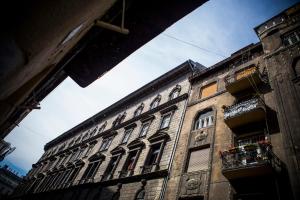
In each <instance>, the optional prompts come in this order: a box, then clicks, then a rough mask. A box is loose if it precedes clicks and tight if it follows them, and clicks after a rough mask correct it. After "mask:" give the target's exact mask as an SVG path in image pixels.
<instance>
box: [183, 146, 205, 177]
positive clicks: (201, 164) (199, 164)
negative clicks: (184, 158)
mask: <svg viewBox="0 0 300 200" xmlns="http://www.w3.org/2000/svg"><path fill="white" fill-rule="evenodd" d="M208 161H209V148H206V149H201V150H196V151H192V152H191V153H190V158H189V165H188V168H187V172H194V171H200V170H207V169H208Z"/></svg>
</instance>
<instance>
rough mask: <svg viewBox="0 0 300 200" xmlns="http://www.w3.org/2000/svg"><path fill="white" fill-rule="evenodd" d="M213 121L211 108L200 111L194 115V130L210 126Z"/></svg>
mask: <svg viewBox="0 0 300 200" xmlns="http://www.w3.org/2000/svg"><path fill="white" fill-rule="evenodd" d="M213 122H214V116H213V111H212V110H208V111H205V112H201V113H199V114H198V116H197V117H196V120H195V125H194V130H197V129H200V128H205V127H208V126H212V125H213Z"/></svg>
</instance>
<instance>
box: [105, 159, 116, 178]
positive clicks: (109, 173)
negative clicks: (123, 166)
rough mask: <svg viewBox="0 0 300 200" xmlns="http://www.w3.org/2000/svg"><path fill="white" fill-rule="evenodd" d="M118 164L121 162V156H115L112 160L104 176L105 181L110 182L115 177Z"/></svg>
mask: <svg viewBox="0 0 300 200" xmlns="http://www.w3.org/2000/svg"><path fill="white" fill-rule="evenodd" d="M118 162H119V156H114V157H112V158H111V160H110V162H109V164H108V166H107V168H106V170H105V173H104V174H103V180H109V179H111V178H112V177H113V174H114V172H115V169H116V167H117V164H118Z"/></svg>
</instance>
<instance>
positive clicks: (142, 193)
mask: <svg viewBox="0 0 300 200" xmlns="http://www.w3.org/2000/svg"><path fill="white" fill-rule="evenodd" d="M145 195H146V192H145V190H144V189H142V190H139V191H138V193H137V194H136V198H135V200H144V199H145Z"/></svg>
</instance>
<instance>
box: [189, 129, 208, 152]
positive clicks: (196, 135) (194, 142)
mask: <svg viewBox="0 0 300 200" xmlns="http://www.w3.org/2000/svg"><path fill="white" fill-rule="evenodd" d="M212 131H213V126H212V127H208V128H203V129H200V130H193V131H192V132H191V141H190V145H189V147H190V148H194V147H198V146H201V145H205V144H209V143H210V142H211V135H212V134H211V133H212Z"/></svg>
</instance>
